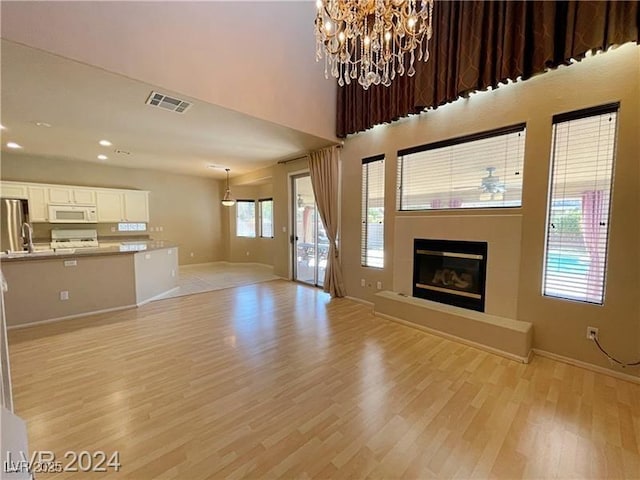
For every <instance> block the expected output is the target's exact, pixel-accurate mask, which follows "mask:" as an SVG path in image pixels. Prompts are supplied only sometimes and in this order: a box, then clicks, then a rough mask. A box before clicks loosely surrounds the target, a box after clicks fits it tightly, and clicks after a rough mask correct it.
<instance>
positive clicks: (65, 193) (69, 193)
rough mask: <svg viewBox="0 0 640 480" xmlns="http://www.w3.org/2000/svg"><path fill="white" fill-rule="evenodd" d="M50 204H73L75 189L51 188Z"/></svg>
mask: <svg viewBox="0 0 640 480" xmlns="http://www.w3.org/2000/svg"><path fill="white" fill-rule="evenodd" d="M49 203H56V204H58V203H73V189H72V188H69V187H49Z"/></svg>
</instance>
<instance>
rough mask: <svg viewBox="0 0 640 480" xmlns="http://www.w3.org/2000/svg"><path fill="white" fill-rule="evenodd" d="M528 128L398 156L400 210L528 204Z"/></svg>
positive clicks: (516, 128) (444, 143)
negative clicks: (524, 179)
mask: <svg viewBox="0 0 640 480" xmlns="http://www.w3.org/2000/svg"><path fill="white" fill-rule="evenodd" d="M525 133H526V129H525V125H524V124H520V125H515V126H513V127H508V128H504V129H499V130H493V131H489V132H483V133H480V134H476V135H471V136H468V137H461V138H457V139H452V140H447V141H444V142H437V143H433V144H429V145H423V146H420V147H414V148H410V149H407V150H401V151H399V152H398V157H399V158H398V192H397V198H396V205H397V209H398V210H441V209H449V208H491V207H519V206H521V205H522V177H523V170H522V169H523V163H524V142H525Z"/></svg>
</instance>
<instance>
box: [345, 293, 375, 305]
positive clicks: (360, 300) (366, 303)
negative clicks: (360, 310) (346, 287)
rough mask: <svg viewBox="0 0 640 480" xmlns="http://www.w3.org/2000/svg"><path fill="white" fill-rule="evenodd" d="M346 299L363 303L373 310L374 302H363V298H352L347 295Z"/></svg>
mask: <svg viewBox="0 0 640 480" xmlns="http://www.w3.org/2000/svg"><path fill="white" fill-rule="evenodd" d="M344 298H348V299H349V300H353V301H354V302H357V303H362V304H363V305H366V306H367V307H371V308H373V302H369V301H367V300H363V299H362V298H358V297H351V296H349V295H346V296H345V297H344Z"/></svg>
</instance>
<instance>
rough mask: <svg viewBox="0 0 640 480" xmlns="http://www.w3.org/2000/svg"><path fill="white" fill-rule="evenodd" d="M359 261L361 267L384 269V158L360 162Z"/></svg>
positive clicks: (379, 157)
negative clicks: (360, 226) (360, 220)
mask: <svg viewBox="0 0 640 480" xmlns="http://www.w3.org/2000/svg"><path fill="white" fill-rule="evenodd" d="M361 242H362V243H361V248H360V259H361V264H362V266H363V267H375V268H383V267H384V156H383V155H379V156H376V157H371V158H368V159H364V160H363V161H362V233H361Z"/></svg>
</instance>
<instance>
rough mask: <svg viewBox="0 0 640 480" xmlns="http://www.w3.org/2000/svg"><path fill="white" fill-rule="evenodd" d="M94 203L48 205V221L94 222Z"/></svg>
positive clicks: (95, 215)
mask: <svg viewBox="0 0 640 480" xmlns="http://www.w3.org/2000/svg"><path fill="white" fill-rule="evenodd" d="M97 221H98V215H97V213H96V207H95V205H82V206H81V205H49V223H96V222H97Z"/></svg>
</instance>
